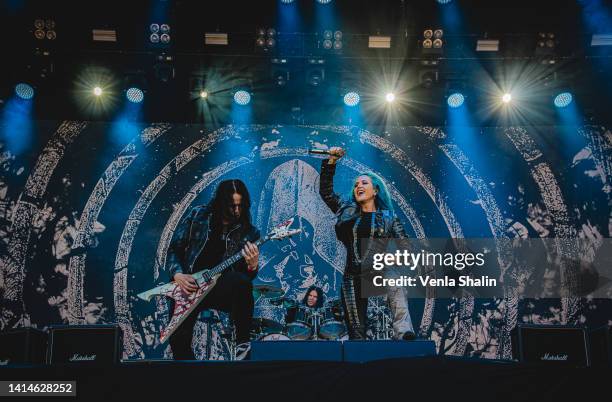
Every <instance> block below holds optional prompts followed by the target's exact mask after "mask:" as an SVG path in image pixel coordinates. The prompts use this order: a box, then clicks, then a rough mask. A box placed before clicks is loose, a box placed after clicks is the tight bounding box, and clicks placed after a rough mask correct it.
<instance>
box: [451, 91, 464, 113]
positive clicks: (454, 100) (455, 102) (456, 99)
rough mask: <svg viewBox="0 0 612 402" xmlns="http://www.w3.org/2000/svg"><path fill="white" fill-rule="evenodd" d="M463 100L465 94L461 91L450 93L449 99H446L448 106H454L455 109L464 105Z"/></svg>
mask: <svg viewBox="0 0 612 402" xmlns="http://www.w3.org/2000/svg"><path fill="white" fill-rule="evenodd" d="M463 102H465V96H463V94H462V93H460V92H455V93H453V94H451V95H449V97H448V99H447V100H446V103H447V104H448V106H450V107H452V108H453V109H455V108H458V107H460V106H461V105H463Z"/></svg>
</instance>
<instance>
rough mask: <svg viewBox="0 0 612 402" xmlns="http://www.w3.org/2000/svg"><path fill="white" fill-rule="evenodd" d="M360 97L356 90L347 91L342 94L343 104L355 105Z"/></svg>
mask: <svg viewBox="0 0 612 402" xmlns="http://www.w3.org/2000/svg"><path fill="white" fill-rule="evenodd" d="M360 99H361V98H360V97H359V94H358V93H357V92H354V91H351V92H347V93H346V95H344V104H345V105H346V106H357V105H358V104H359V100H360Z"/></svg>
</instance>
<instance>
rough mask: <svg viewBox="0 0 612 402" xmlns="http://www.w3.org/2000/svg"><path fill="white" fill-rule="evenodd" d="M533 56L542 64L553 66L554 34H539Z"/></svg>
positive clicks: (554, 61) (555, 49) (554, 59)
mask: <svg viewBox="0 0 612 402" xmlns="http://www.w3.org/2000/svg"><path fill="white" fill-rule="evenodd" d="M534 55H535V56H536V57H537V58H538V59H539V60H540V63H542V64H555V63H556V59H557V39H556V35H555V33H554V32H539V33H538V36H537V40H536V48H535V51H534Z"/></svg>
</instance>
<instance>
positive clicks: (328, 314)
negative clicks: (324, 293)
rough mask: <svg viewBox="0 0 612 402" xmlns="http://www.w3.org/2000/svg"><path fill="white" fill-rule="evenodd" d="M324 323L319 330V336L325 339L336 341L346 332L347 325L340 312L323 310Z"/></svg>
mask: <svg viewBox="0 0 612 402" xmlns="http://www.w3.org/2000/svg"><path fill="white" fill-rule="evenodd" d="M321 312H322V315H323V321H322V322H321V326H320V328H319V336H320V337H321V338H323V339H328V340H335V339H338V338H340V336H341V335H342V334H344V333H345V332H346V325H344V320H343V317H342V315H341V314H340V312H338V311H337V310H336V309H334V308H331V307H325V308H323V309H321Z"/></svg>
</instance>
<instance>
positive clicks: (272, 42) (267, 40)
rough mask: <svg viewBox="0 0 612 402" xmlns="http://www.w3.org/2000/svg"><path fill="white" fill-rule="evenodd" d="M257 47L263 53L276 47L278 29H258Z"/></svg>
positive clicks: (256, 32)
mask: <svg viewBox="0 0 612 402" xmlns="http://www.w3.org/2000/svg"><path fill="white" fill-rule="evenodd" d="M255 34H256V37H255V45H256V47H258V48H260V49H261V50H263V51H268V50H270V48H273V47H274V46H276V39H275V36H276V29H274V28H268V29H266V28H257V30H256V31H255Z"/></svg>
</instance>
